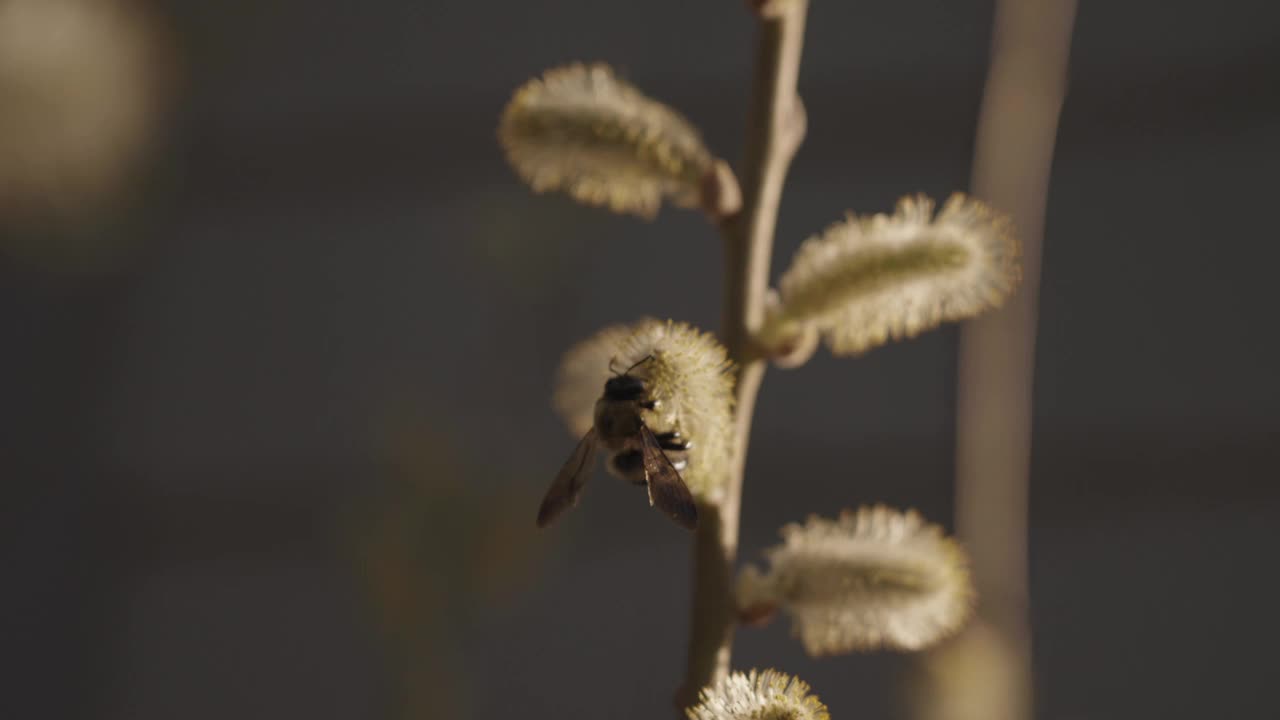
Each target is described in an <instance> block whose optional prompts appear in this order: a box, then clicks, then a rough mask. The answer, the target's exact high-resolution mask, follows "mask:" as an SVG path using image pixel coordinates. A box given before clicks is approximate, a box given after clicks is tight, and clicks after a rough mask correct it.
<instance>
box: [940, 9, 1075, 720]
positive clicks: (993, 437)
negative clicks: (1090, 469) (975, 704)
mask: <svg viewBox="0 0 1280 720" xmlns="http://www.w3.org/2000/svg"><path fill="white" fill-rule="evenodd" d="M1075 10H1076V0H998V2H997V5H996V16H995V26H994V30H993V36H992V46H991V66H990V69H989V71H988V75H987V85H986V91H985V94H984V96H983V101H982V109H981V112H980V116H979V120H978V131H977V138H976V141H975V149H974V167H973V182H972V191H973V194H974V195H976V196H977V197H980V198H982V199H983V200H986V201H987V202H989V203H990V204H991V205H993V206H994V207H997V208H1000V209H1001V210H1003V211H1005V212H1008V213H1009V214H1010V215H1011V216H1012V217H1013V221H1014V225H1015V227H1016V229H1017V232H1018V236H1019V238H1020V239H1021V241H1022V248H1023V261H1022V268H1023V281H1022V287H1021V290H1020V291H1019V292H1018V293H1016V294H1015V295H1014V296H1013V297H1012V298H1010V300H1009V302H1008V303H1007V304H1006V305H1005V307H1004V308H1003V309H1002V310H1000V311H999V312H995V313H990V314H987V315H985V316H983V317H981V318H979V319H977V320H974V321H972V322H970V323H968V324H967V325H966V326H965V327H964V329H963V330H962V331H961V335H960V356H959V380H958V396H957V417H956V433H957V435H956V523H957V526H958V531H959V534H960V536H961V538H962V539H963V540H964V542H965V544H966V546H967V547H968V549H969V551H970V553H971V555H972V559H973V571H974V579H975V582H976V585H977V589H978V593H979V596H980V597H981V598H982V603H981V611H980V612H981V616H982V618H983V620H984V621H985V622H986V623H987V624H988V626H990V627H991V628H993V629H994V630H995V631H996V632H997V633H998V634H999V635H1000V636H1001V640H1002V641H1003V642H1002V644H1003V645H1004V646H1005V647H1007V648H1009V649H1010V651H1011V652H1012V653H1013V654H1014V655H1015V657H1014V658H1012V660H1013V667H1015V668H1017V670H1016V672H1017V674H1018V675H1019V676H1020V677H1018V678H1012V679H1011V684H1009V685H1007V687H1009V688H1012V693H1011V694H1012V695H1015V696H1016V697H1010V698H992V699H991V700H992V702H993V703H999V704H1000V705H999V707H1001V708H1005V710H1002V711H1000V712H994V711H993V713H994V714H992V713H988V714H987V716H989V717H1008V718H1016V717H1030V714H1031V713H1030V710H1031V691H1030V677H1031V675H1030V659H1031V658H1030V643H1031V638H1030V627H1029V618H1028V605H1029V600H1028V592H1027V565H1028V560H1027V529H1028V524H1027V502H1028V487H1029V475H1030V463H1031V423H1032V405H1031V390H1032V373H1033V369H1034V360H1035V337H1036V314H1037V303H1038V299H1039V289H1040V288H1039V286H1040V257H1041V247H1042V244H1043V228H1044V214H1045V204H1046V202H1047V197H1048V187H1049V171H1050V167H1051V165H1052V162H1053V147H1054V140H1055V137H1056V135H1057V128H1058V116H1059V112H1060V111H1061V109H1062V103H1063V98H1064V96H1065V93H1066V84H1067V61H1068V55H1069V50H1070V46H1071V30H1072V24H1073V21H1074V17H1075ZM988 709H991V708H988Z"/></svg>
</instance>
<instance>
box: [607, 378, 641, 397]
mask: <svg viewBox="0 0 1280 720" xmlns="http://www.w3.org/2000/svg"><path fill="white" fill-rule="evenodd" d="M604 396H605V397H607V398H609V399H610V400H639V399H640V398H641V397H642V396H644V380H641V379H640V378H638V377H636V376H635V375H619V376H617V377H611V378H609V379H608V380H606V381H605V383H604Z"/></svg>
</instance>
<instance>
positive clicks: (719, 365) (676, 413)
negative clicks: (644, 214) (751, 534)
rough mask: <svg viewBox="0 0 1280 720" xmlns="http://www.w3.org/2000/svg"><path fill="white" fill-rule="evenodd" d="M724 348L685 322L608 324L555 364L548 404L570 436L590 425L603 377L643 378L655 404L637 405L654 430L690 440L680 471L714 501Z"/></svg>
mask: <svg viewBox="0 0 1280 720" xmlns="http://www.w3.org/2000/svg"><path fill="white" fill-rule="evenodd" d="M730 368H731V364H730V362H729V359H728V353H727V352H726V351H725V349H724V346H722V345H721V344H720V342H719V341H718V340H716V339H715V337H714V336H712V335H711V334H710V333H704V332H701V331H699V330H698V329H697V328H694V327H693V326H691V325H688V324H686V323H678V322H674V321H670V320H666V321H663V320H655V319H653V318H645V319H642V320H640V321H639V322H637V323H634V324H632V325H614V326H610V327H607V328H605V329H603V330H601V331H600V332H598V333H596V335H594V336H592V337H591V338H589V339H587V340H585V341H583V342H581V343H579V344H578V345H575V346H574V347H573V348H571V349H570V350H569V352H567V353H566V354H565V357H564V360H563V361H562V362H561V364H560V372H559V375H558V378H557V381H556V391H555V395H554V397H553V400H552V404H553V405H554V406H555V408H556V410H557V411H558V412H559V414H560V415H561V417H562V418H563V419H564V421H565V424H566V425H567V426H568V427H569V431H570V433H572V434H573V435H574V436H581V435H582V434H584V433H586V431H587V430H589V429H591V424H592V421H593V408H594V406H595V402H596V400H597V399H598V398H599V397H600V395H601V393H602V392H603V389H604V383H605V381H606V380H608V379H609V378H610V377H612V376H613V375H615V374H619V373H623V372H627V371H628V369H630V374H631V375H634V376H636V377H638V378H640V379H642V380H644V381H645V386H646V389H647V391H648V394H649V397H650V398H651V399H653V400H655V401H657V407H656V408H655V409H653V410H644V411H642V413H643V417H644V420H645V422H646V424H648V425H649V427H650V428H651V429H652V430H653V431H654V432H655V433H663V432H668V431H678V432H679V433H680V434H681V435H682V436H684V437H685V438H686V439H688V440H689V441H691V443H692V446H691V447H690V449H689V451H688V458H689V464H688V467H687V468H686V469H685V470H684V471H683V472H681V476H682V477H683V479H684V481H685V484H686V485H688V486H689V490H690V491H691V492H692V493H693V494H694V496H695V497H698V498H699V499H701V500H703V501H708V502H715V501H717V500H718V497H719V491H720V488H721V486H722V485H723V482H724V477H725V472H726V471H727V469H728V467H729V461H730V457H731V453H732V450H733V447H732V437H733V436H732V424H733V375H732V373H730V372H729V370H730Z"/></svg>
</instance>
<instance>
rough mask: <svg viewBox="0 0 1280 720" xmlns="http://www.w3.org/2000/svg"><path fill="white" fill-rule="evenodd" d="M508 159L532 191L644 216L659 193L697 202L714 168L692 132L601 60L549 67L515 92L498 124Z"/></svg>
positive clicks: (682, 203)
mask: <svg viewBox="0 0 1280 720" xmlns="http://www.w3.org/2000/svg"><path fill="white" fill-rule="evenodd" d="M498 136H499V139H500V140H501V142H502V146H503V148H504V149H505V150H506V153H507V159H508V160H509V161H510V162H511V165H512V167H514V168H515V170H516V172H517V173H519V175H520V176H521V177H522V178H524V179H525V180H526V181H527V182H528V183H529V184H530V185H531V186H533V189H534V190H535V191H537V192H544V191H548V190H563V191H565V192H567V193H568V194H569V195H571V196H573V198H574V199H576V200H578V201H579V202H582V203H585V204H587V205H602V206H605V207H608V208H610V209H611V210H614V211H615V212H629V213H635V214H637V215H641V216H644V217H652V216H653V215H655V214H656V213H657V211H658V208H659V206H660V205H661V203H662V199H663V198H664V197H667V198H669V199H670V200H671V201H672V202H674V203H675V204H676V205H679V206H682V207H695V206H698V205H700V204H702V202H703V200H702V191H703V186H704V181H705V180H706V179H707V178H708V173H709V172H710V171H711V170H712V168H713V166H714V160H713V158H712V156H711V154H710V153H709V152H708V151H707V149H706V148H705V147H704V146H703V144H702V138H701V136H700V135H699V134H698V131H697V130H696V129H694V127H693V126H692V125H690V124H689V122H688V121H687V120H685V119H684V118H683V117H681V116H680V114H679V113H677V112H676V111H674V110H672V109H671V108H669V107H667V106H666V105H663V104H662V103H659V102H657V101H655V100H652V99H650V98H648V97H646V96H645V95H644V94H643V93H641V92H640V91H639V90H637V89H636V88H635V87H633V86H632V85H631V84H629V83H627V82H626V81H624V80H621V79H619V78H618V77H617V76H616V75H615V74H614V72H613V70H611V69H610V68H609V67H608V66H607V65H601V64H594V65H583V64H573V65H567V66H564V67H559V68H555V69H552V70H548V71H547V72H546V73H544V74H543V76H542V77H541V78H539V79H534V80H530V81H529V82H528V83H526V84H525V85H524V86H523V87H521V88H520V89H519V90H517V91H516V93H515V95H514V96H513V97H512V99H511V102H510V103H509V104H508V105H507V107H506V110H505V111H504V112H503V113H502V119H501V122H500V125H499V128H498Z"/></svg>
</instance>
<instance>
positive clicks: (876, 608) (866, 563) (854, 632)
mask: <svg viewBox="0 0 1280 720" xmlns="http://www.w3.org/2000/svg"><path fill="white" fill-rule="evenodd" d="M782 537H783V544H782V545H779V546H775V547H773V548H770V549H769V550H767V551H766V552H765V556H766V558H767V559H768V561H769V570H768V571H767V572H761V571H760V570H758V569H756V568H755V567H747V568H746V569H744V570H743V572H742V574H741V575H740V576H739V578H738V587H737V601H738V605H739V607H740V608H743V609H748V608H751V607H753V606H778V607H781V608H782V609H783V610H785V611H786V612H787V613H788V614H790V615H791V616H792V619H793V621H794V624H793V630H794V631H795V633H796V634H797V635H798V636H799V637H800V640H801V643H802V644H803V645H804V648H805V651H806V652H808V653H809V654H810V655H830V654H836V653H847V652H851V651H864V650H874V649H877V648H881V647H886V648H891V649H899V650H919V649H921V648H923V647H926V646H928V645H930V644H932V643H934V642H936V641H938V640H939V639H941V638H943V637H946V636H947V635H950V634H951V633H953V632H955V631H956V630H958V629H959V628H960V627H961V626H962V625H963V624H964V623H965V621H966V620H968V618H969V615H970V612H971V610H972V605H973V596H974V591H973V585H972V581H971V579H970V577H969V570H968V559H967V557H966V555H965V553H964V551H963V549H962V548H961V547H960V545H959V544H958V543H956V542H955V541H954V540H952V539H951V538H948V537H946V536H945V535H943V533H942V530H941V528H939V527H938V526H936V525H932V524H929V523H928V522H926V521H925V520H924V518H922V517H921V516H920V515H919V514H918V513H916V512H915V511H907V512H899V511H896V510H892V509H890V508H887V507H885V506H883V505H877V506H872V507H862V508H859V509H858V510H856V511H845V512H844V513H841V515H840V517H839V518H837V519H836V520H827V519H825V518H820V517H817V516H811V517H810V518H809V519H808V520H807V521H806V522H805V524H803V525H799V524H790V525H787V526H786V527H784V528H783V529H782Z"/></svg>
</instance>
